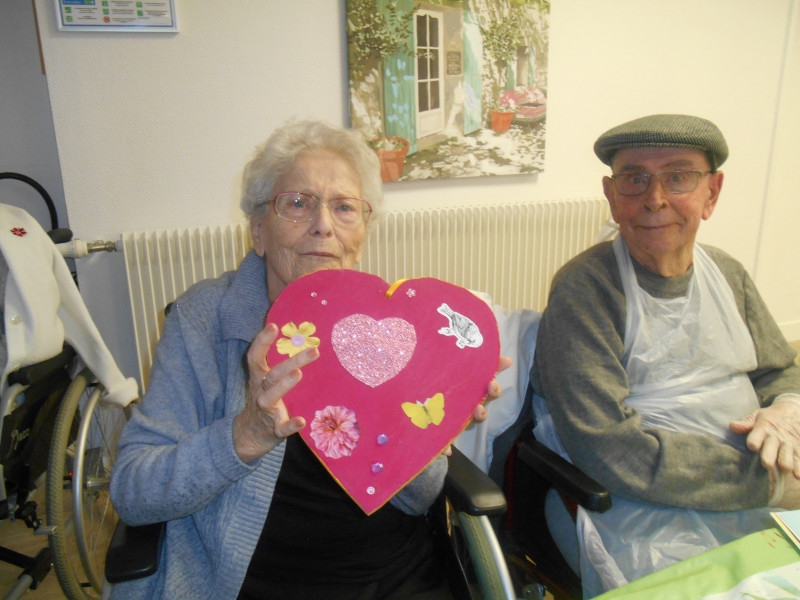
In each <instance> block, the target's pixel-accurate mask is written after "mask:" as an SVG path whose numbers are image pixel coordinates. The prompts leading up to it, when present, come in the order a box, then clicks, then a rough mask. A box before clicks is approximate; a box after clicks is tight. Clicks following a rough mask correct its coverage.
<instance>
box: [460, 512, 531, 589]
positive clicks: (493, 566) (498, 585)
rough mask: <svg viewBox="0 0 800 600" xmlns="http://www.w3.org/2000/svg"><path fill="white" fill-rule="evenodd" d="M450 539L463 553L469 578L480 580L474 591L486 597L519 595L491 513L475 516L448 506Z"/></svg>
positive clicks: (473, 587)
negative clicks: (490, 516) (486, 515)
mask: <svg viewBox="0 0 800 600" xmlns="http://www.w3.org/2000/svg"><path fill="white" fill-rule="evenodd" d="M447 515H448V520H449V522H450V525H449V530H450V543H451V544H452V545H453V547H454V549H455V551H456V553H457V554H458V555H459V562H460V563H461V565H462V568H465V569H466V570H467V571H468V572H467V573H466V577H467V579H468V580H473V579H475V580H477V581H476V582H477V588H478V589H475V586H471V587H472V589H471V590H470V595H471V596H472V597H473V598H482V599H483V600H510V599H512V598H516V597H517V596H516V593H515V590H514V585H513V583H512V581H511V577H510V574H509V572H508V570H507V568H506V567H505V559H504V557H503V552H502V549H501V548H500V544H499V543H498V541H497V537H496V535H495V532H494V528H493V527H492V524H491V522H490V521H489V518H488V517H485V516H481V517H474V516H472V515H469V514H467V513H465V512H457V511H455V510H448V512H447Z"/></svg>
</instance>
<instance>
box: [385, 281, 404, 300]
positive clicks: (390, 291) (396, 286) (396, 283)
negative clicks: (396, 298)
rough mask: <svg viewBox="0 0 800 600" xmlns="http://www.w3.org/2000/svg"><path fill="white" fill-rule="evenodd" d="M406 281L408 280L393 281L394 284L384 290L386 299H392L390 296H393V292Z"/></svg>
mask: <svg viewBox="0 0 800 600" xmlns="http://www.w3.org/2000/svg"><path fill="white" fill-rule="evenodd" d="M406 281H408V279H398V280H397V281H395V282H394V283H393V284H392V285H391V287H390V288H389V289H388V290H386V297H387V298H391V297H392V294H394V291H395V290H396V289H397V288H399V287H400V286H401V285H403V283H405V282H406Z"/></svg>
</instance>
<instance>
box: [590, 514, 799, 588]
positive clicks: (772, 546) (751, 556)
mask: <svg viewBox="0 0 800 600" xmlns="http://www.w3.org/2000/svg"><path fill="white" fill-rule="evenodd" d="M798 561H800V554H799V553H798V551H797V549H796V548H795V547H794V546H793V545H792V544H790V543H789V542H788V541H787V540H786V539H785V538H784V537H783V535H782V534H781V533H780V531H779V530H778V529H767V530H765V531H759V532H757V533H751V534H750V535H747V536H745V537H743V538H741V539H738V540H736V541H734V542H730V543H729V544H725V545H724V546H720V547H719V548H715V549H714V550H710V551H708V552H704V553H703V554H700V555H698V556H695V557H693V558H690V559H687V560H684V561H682V562H679V563H676V564H674V565H672V566H671V567H667V568H666V569H662V570H661V571H657V572H656V573H653V574H651V575H648V576H646V577H642V578H641V579H637V580H636V581H633V582H631V583H629V584H628V585H624V586H622V587H620V588H617V589H615V590H611V591H609V592H606V593H605V594H602V595H600V596H597V597H596V599H595V600H674V599H675V598H681V599H682V600H692V599H698V600H699V599H700V598H703V597H704V596H707V595H708V594H718V593H721V592H725V591H728V590H730V589H731V588H733V587H735V586H736V585H737V584H738V583H739V582H740V581H742V580H743V579H745V578H747V577H751V576H753V575H756V574H757V573H762V572H765V571H770V570H772V569H775V568H778V567H782V566H785V565H788V564H791V563H795V562H798Z"/></svg>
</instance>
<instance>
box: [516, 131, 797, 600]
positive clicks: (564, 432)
mask: <svg viewBox="0 0 800 600" xmlns="http://www.w3.org/2000/svg"><path fill="white" fill-rule="evenodd" d="M594 150H595V153H596V154H597V156H598V157H599V158H600V160H601V161H602V162H603V163H605V164H607V165H608V166H609V167H611V175H610V176H608V177H604V178H603V191H604V193H605V196H606V198H607V199H608V203H609V206H610V207H611V214H612V216H613V218H614V221H616V222H617V224H618V225H619V236H618V237H617V239H615V240H614V241H612V242H603V243H601V244H598V245H596V246H594V247H592V248H590V249H589V250H587V251H586V252H584V253H582V254H581V255H579V256H577V257H576V258H574V259H573V260H572V261H570V262H569V263H568V264H567V265H565V266H564V267H563V268H562V269H561V270H560V271H559V272H558V273H557V274H556V276H555V278H554V279H553V283H552V287H551V292H550V297H549V301H548V306H547V309H546V311H545V313H544V315H543V318H542V321H541V324H540V327H539V333H538V338H537V347H536V355H535V360H534V366H533V369H532V371H531V378H532V383H533V386H534V389H535V390H536V392H537V394H538V397H537V398H535V400H534V409H535V412H536V415H537V419H538V424H537V429H536V434H537V437H540V439H543V440H544V441H545V443H548V444H549V445H551V446H552V447H554V448H556V449H558V450H559V451H561V452H562V454H564V455H565V456H567V457H568V458H569V459H570V460H571V461H572V462H573V463H574V464H576V465H577V466H579V467H580V468H582V469H583V470H585V471H586V472H588V473H589V474H591V475H592V476H593V477H595V478H596V479H597V480H598V481H600V482H601V483H602V484H604V485H605V486H606V487H607V488H608V489H609V490H610V492H611V493H612V495H613V496H614V500H613V502H614V507H613V508H612V509H611V511H609V512H608V513H605V514H603V515H592V516H590V515H588V513H585V512H581V513H580V514H579V515H578V523H579V527H578V531H579V532H580V533H579V534H578V539H577V540H576V539H575V535H574V533H572V532H574V531H575V526H574V524H572V523H571V522H569V527H570V528H571V529H570V530H569V534H571V537H570V535H564V530H563V524H564V523H565V522H566V520H564V519H563V517H564V514H565V513H564V511H563V506H560V505H559V503H558V501H557V500H558V499H557V498H549V503H548V513H549V514H548V520H549V521H550V522H551V524H552V526H551V529H554V528H555V529H558V532H557V533H556V538H557V541H558V542H559V545H560V546H562V548H563V549H564V550H565V554H566V555H567V556H568V558H569V559H570V560H571V562H572V564H573V565H574V568H576V570H577V569H578V563H579V568H580V572H581V576H582V581H583V585H584V593H585V596H586V597H591V596H592V595H594V594H596V593H599V592H602V591H603V590H604V589H609V588H612V587H616V586H618V585H621V584H623V583H625V582H626V581H630V580H632V579H635V578H638V577H640V576H642V575H644V574H647V573H649V572H651V571H654V570H657V569H660V568H663V567H665V566H667V565H668V564H670V563H672V562H676V561H678V560H681V559H683V558H687V557H688V556H691V555H694V554H697V553H699V552H702V551H704V550H707V549H709V548H712V547H715V546H717V545H719V544H721V543H725V542H727V541H730V540H731V539H735V538H736V537H739V536H741V535H743V534H745V533H749V532H751V531H756V530H759V529H764V528H766V527H770V526H772V525H773V523H771V522H770V521H769V518H768V511H769V508H768V507H782V508H798V507H800V481H798V478H800V396H798V393H800V368H799V367H798V366H797V364H796V363H795V362H794V359H795V352H794V350H793V349H792V347H791V346H790V345H789V344H788V343H787V342H786V341H785V339H784V338H783V336H782V335H781V332H780V330H779V329H778V327H777V325H776V323H775V321H774V320H773V318H772V317H771V316H770V314H769V311H768V310H767V308H766V306H765V304H764V302H763V300H762V299H761V297H760V296H759V294H758V292H757V290H756V288H755V285H754V284H753V281H752V280H751V279H750V277H749V275H748V274H747V273H746V271H745V270H744V268H743V266H742V265H741V264H740V263H739V262H737V261H736V260H735V259H733V258H732V257H730V256H729V255H728V254H726V253H724V252H723V251H721V250H718V249H716V248H712V247H708V246H703V245H700V244H697V243H696V242H695V238H696V235H697V231H698V228H699V227H700V223H701V222H702V221H703V220H705V219H708V218H709V217H711V215H712V213H713V212H714V208H715V207H716V204H717V201H718V199H719V196H720V191H721V189H722V183H723V174H722V172H720V171H719V170H718V168H719V167H720V165H721V164H722V163H723V162H724V161H725V159H726V158H727V156H728V148H727V145H726V142H725V139H724V138H723V136H722V133H721V132H720V131H719V129H718V128H717V127H716V126H715V125H714V124H713V123H711V122H709V121H707V120H705V119H701V118H698V117H692V116H685V115H652V116H648V117H644V118H640V119H636V120H634V121H630V122H628V123H625V124H623V125H620V126H618V127H615V128H613V129H611V130H609V131H607V132H606V133H604V134H603V135H601V136H600V137H599V138H598V140H597V142H596V143H595V146H594ZM562 444H563V445H562ZM559 522H560V523H561V524H562V527H561V528H559V527H558V523H559ZM559 538H560V539H559ZM570 545H571V546H572V548H573V550H574V548H575V546H576V545H577V547H578V549H579V551H580V556H579V557H578V556H577V555H575V554H571V553H570V552H569V548H570Z"/></svg>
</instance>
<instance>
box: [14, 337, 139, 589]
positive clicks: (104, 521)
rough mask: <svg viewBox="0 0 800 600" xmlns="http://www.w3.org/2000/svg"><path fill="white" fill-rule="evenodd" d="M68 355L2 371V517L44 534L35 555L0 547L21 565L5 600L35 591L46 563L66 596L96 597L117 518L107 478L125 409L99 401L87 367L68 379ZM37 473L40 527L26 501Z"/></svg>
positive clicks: (30, 503) (34, 506) (71, 357)
mask: <svg viewBox="0 0 800 600" xmlns="http://www.w3.org/2000/svg"><path fill="white" fill-rule="evenodd" d="M75 358H76V355H75V352H74V351H73V350H72V348H70V347H69V346H66V347H65V349H64V350H63V351H62V353H61V354H59V355H58V356H56V357H53V358H52V359H50V360H48V361H44V362H43V363H37V364H34V365H30V366H28V367H23V368H22V369H19V370H18V371H16V372H14V373H13V374H11V375H10V376H9V384H10V385H9V388H8V390H7V392H6V394H5V395H4V397H3V408H7V409H8V412H6V413H5V414H6V417H5V419H4V423H3V434H2V438H0V439H2V446H0V447H2V449H3V451H2V452H1V453H0V462H2V464H3V473H4V486H5V489H6V492H7V495H8V498H6V499H5V502H6V506H7V508H8V513H9V516H10V513H11V512H13V513H14V515H15V517H16V518H23V519H24V520H25V523H26V525H28V527H30V528H32V529H34V531H35V533H36V534H39V535H47V536H48V537H49V547H48V548H45V549H43V550H42V551H40V552H39V553H38V554H37V555H36V556H35V557H29V556H25V555H22V554H19V553H17V552H14V551H12V550H9V549H8V548H2V549H0V559H2V560H3V561H5V562H10V563H11V564H14V565H17V566H19V567H21V568H22V569H23V573H22V575H21V576H20V578H19V579H18V580H17V584H16V586H15V587H14V589H12V590H11V591H10V592H9V593H8V595H7V596H6V598H18V597H20V596H21V595H22V594H24V593H25V592H26V591H27V589H28V588H30V589H36V588H37V587H38V585H39V584H40V583H41V581H42V579H43V578H44V576H45V575H46V574H47V573H48V572H49V570H50V568H51V564H52V568H53V570H54V571H55V574H56V576H57V578H58V581H59V585H60V586H61V588H62V590H63V592H64V594H65V596H66V597H67V598H69V599H70V600H89V599H97V598H100V597H101V593H102V587H103V563H104V553H105V549H106V548H107V547H108V544H109V542H110V539H111V535H112V533H113V531H114V527H115V525H116V523H117V520H118V519H117V516H116V511H115V510H114V508H113V506H112V505H111V500H110V497H109V481H110V474H111V467H112V466H113V463H114V459H115V457H116V442H117V440H118V438H119V434H120V433H121V431H122V427H123V426H124V423H125V421H126V414H125V411H124V410H123V409H121V408H120V407H118V406H111V405H105V404H104V403H102V402H100V396H101V395H102V392H103V387H102V386H101V385H100V384H98V383H96V382H95V380H94V376H93V375H92V373H91V372H90V371H89V370H88V369H83V370H82V371H81V372H80V373H79V374H78V375H76V376H75V377H74V378H70V377H69V368H70V366H71V365H72V364H73V363H74V361H75ZM43 475H44V478H45V497H46V524H43V522H42V519H41V518H40V517H39V516H38V514H37V504H36V503H35V502H33V501H30V500H28V497H29V495H30V493H31V492H33V491H34V489H35V487H36V484H37V483H38V482H39V481H40V480H41V478H42V476H43ZM9 503H10V504H11V505H12V506H9ZM13 504H16V508H15V509H14V510H12V509H13V508H14V507H13Z"/></svg>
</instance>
